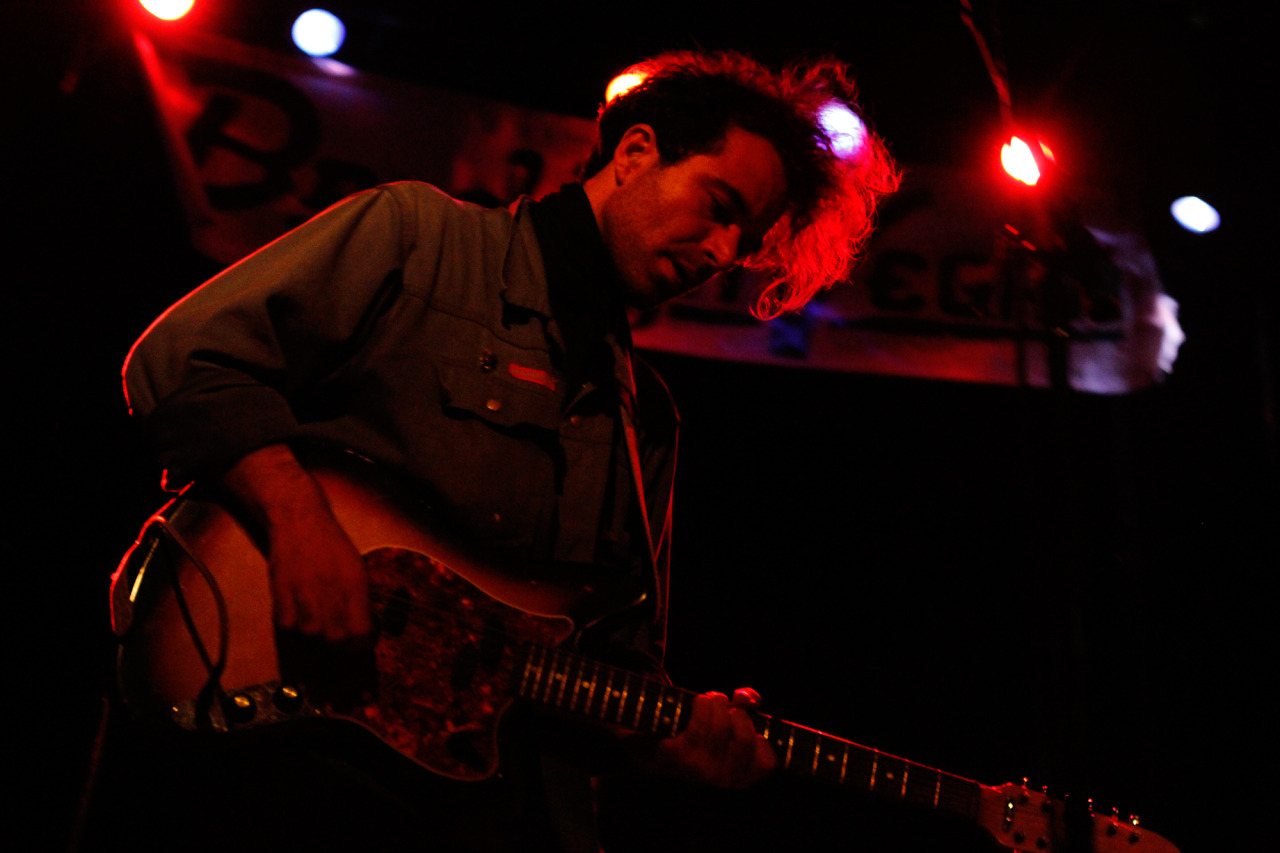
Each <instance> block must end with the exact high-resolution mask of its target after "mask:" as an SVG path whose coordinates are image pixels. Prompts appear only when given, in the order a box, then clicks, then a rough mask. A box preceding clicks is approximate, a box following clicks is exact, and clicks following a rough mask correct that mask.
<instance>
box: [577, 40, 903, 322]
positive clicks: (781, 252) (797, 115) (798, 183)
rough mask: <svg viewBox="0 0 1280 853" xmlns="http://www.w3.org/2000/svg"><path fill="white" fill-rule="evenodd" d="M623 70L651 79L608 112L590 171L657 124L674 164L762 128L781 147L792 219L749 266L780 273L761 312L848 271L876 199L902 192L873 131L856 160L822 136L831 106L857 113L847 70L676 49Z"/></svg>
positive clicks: (804, 297) (663, 152)
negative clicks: (625, 139) (733, 132)
mask: <svg viewBox="0 0 1280 853" xmlns="http://www.w3.org/2000/svg"><path fill="white" fill-rule="evenodd" d="M624 73H628V74H634V75H636V76H637V77H639V78H641V82H639V83H638V84H636V85H635V86H633V87H632V88H631V89H628V90H627V91H625V92H624V93H623V94H621V95H618V96H617V97H615V98H614V99H613V100H611V101H608V102H607V103H605V104H604V105H602V106H601V107H600V113H599V116H598V119H597V124H596V128H597V144H596V149H595V151H594V153H593V154H592V156H591V158H590V159H589V160H588V161H587V163H586V166H585V167H584V174H585V175H586V176H588V177H590V176H592V175H595V174H596V173H597V172H599V171H600V170H601V169H602V168H604V167H605V165H607V164H608V162H609V159H610V158H611V157H612V156H613V152H614V150H615V149H616V148H617V146H618V143H619V142H620V141H621V139H622V136H623V134H624V133H626V131H627V130H628V129H629V128H631V127H634V126H635V125H637V124H647V125H649V126H651V127H652V128H653V129H654V133H655V136H656V140H657V144H658V153H659V156H660V157H661V158H662V161H663V162H664V163H676V162H679V161H680V160H683V159H684V158H686V157H689V156H690V155H693V154H705V153H708V152H711V151H714V150H715V149H717V148H718V146H719V145H720V144H721V143H722V142H723V140H724V136H725V133H726V132H727V131H728V129H729V127H730V126H733V127H737V128H739V129H741V130H745V131H748V132H750V133H755V134H757V135H759V136H762V137H764V138H765V139H767V140H769V142H771V143H772V144H773V146H774V148H775V149H776V150H777V152H778V155H779V156H780V157H781V158H782V163H783V169H784V173H785V175H786V180H787V207H786V212H785V213H784V214H783V216H782V218H781V219H779V220H778V223H777V224H776V225H774V227H773V228H772V229H771V230H770V231H769V233H768V234H767V235H766V236H765V239H764V245H763V246H762V247H761V249H760V250H759V251H758V252H756V253H755V254H753V255H752V256H751V257H749V258H747V260H746V262H745V265H746V266H747V267H748V268H751V269H762V270H768V271H769V272H770V273H771V274H772V275H773V276H774V280H773V281H772V283H771V284H769V285H768V286H767V287H766V288H765V289H764V291H763V292H762V293H761V294H760V296H759V298H758V299H757V301H756V305H755V308H754V312H755V314H756V315H757V316H759V317H762V318H769V317H775V316H777V315H778V314H780V313H782V312H783V311H789V310H795V309H798V308H801V307H803V306H804V305H805V304H806V303H807V302H808V301H809V300H810V299H812V298H813V296H814V295H815V294H817V293H818V292H819V291H821V290H823V289H825V288H827V287H829V286H831V285H832V284H835V283H836V282H838V281H841V280H843V279H844V278H846V277H847V276H848V274H849V270H850V268H851V267H852V265H853V263H854V261H855V260H856V259H857V257H858V254H859V252H861V250H862V248H863V246H864V244H865V243H866V240H867V237H868V236H870V234H871V229H872V225H873V220H874V216H875V210H876V206H877V204H878V203H879V202H880V200H881V199H882V198H883V197H884V196H885V195H887V194H888V193H891V192H893V191H894V190H895V189H897V186H898V181H899V175H898V172H897V170H896V169H895V168H894V165H893V161H892V159H891V158H890V156H889V153H888V151H887V149H886V148H885V145H884V142H883V141H882V140H881V139H880V138H879V137H877V136H876V135H875V134H873V133H871V132H870V131H869V130H868V131H867V133H866V135H865V138H864V140H863V142H862V145H861V147H860V148H859V149H858V152H857V154H856V155H854V156H847V155H846V156H842V155H841V152H839V151H838V150H837V148H836V146H835V145H834V143H833V139H832V138H831V137H829V135H828V133H827V131H825V130H824V129H823V125H822V122H821V121H820V120H819V115H820V113H821V111H822V110H823V109H824V108H826V107H828V106H830V105H831V104H832V103H836V104H840V105H843V106H844V107H846V108H848V109H849V110H850V111H852V112H853V113H854V114H855V115H858V114H859V110H858V107H857V104H856V102H855V100H854V97H855V94H856V89H855V87H854V85H853V82H852V80H851V78H850V76H849V73H848V69H847V68H846V66H845V65H844V64H843V63H840V62H838V61H836V60H833V59H820V60H814V61H811V62H807V63H803V64H794V65H791V66H789V67H787V68H785V69H783V70H782V71H781V72H775V71H773V70H771V69H769V68H767V67H766V66H764V65H762V64H761V63H759V62H757V61H756V60H754V59H752V58H751V57H748V56H745V55H743V54H741V53H736V52H731V51H725V52H716V53H695V52H675V53H665V54H662V55H660V56H656V57H654V58H652V59H648V60H645V61H644V62H641V63H638V64H636V65H633V66H632V67H631V68H629V69H627V71H626V72H624Z"/></svg>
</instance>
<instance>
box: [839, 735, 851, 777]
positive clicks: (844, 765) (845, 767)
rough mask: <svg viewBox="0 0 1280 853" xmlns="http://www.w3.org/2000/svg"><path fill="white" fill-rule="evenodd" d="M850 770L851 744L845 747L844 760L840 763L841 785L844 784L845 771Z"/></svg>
mask: <svg viewBox="0 0 1280 853" xmlns="http://www.w3.org/2000/svg"><path fill="white" fill-rule="evenodd" d="M848 769H849V744H847V743H846V744H845V745H844V759H843V760H841V762H840V784H841V785H843V784H844V774H845V771H846V770H848Z"/></svg>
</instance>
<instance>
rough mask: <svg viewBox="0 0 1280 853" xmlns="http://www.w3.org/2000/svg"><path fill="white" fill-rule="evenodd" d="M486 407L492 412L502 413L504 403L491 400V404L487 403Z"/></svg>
mask: <svg viewBox="0 0 1280 853" xmlns="http://www.w3.org/2000/svg"><path fill="white" fill-rule="evenodd" d="M484 407H485V408H486V409H488V410H489V411H491V412H500V411H502V401H501V400H499V399H496V398H494V399H491V400H490V401H489V402H487V403H485V404H484Z"/></svg>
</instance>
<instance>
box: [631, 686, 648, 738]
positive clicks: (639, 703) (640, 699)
mask: <svg viewBox="0 0 1280 853" xmlns="http://www.w3.org/2000/svg"><path fill="white" fill-rule="evenodd" d="M644 691H645V684H644V682H643V681H642V682H640V695H639V696H637V697H636V718H635V720H633V721H632V723H631V728H633V729H637V730H638V729H639V728H640V712H641V711H642V710H644V700H645V698H646V697H645V695H644Z"/></svg>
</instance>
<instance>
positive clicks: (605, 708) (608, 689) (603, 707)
mask: <svg viewBox="0 0 1280 853" xmlns="http://www.w3.org/2000/svg"><path fill="white" fill-rule="evenodd" d="M606 669H607V671H608V673H609V679H608V680H607V681H605V683H604V699H603V700H602V701H601V702H600V719H602V720H607V719H608V718H609V699H610V696H611V694H612V692H613V673H614V670H613V667H607V668H606Z"/></svg>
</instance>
